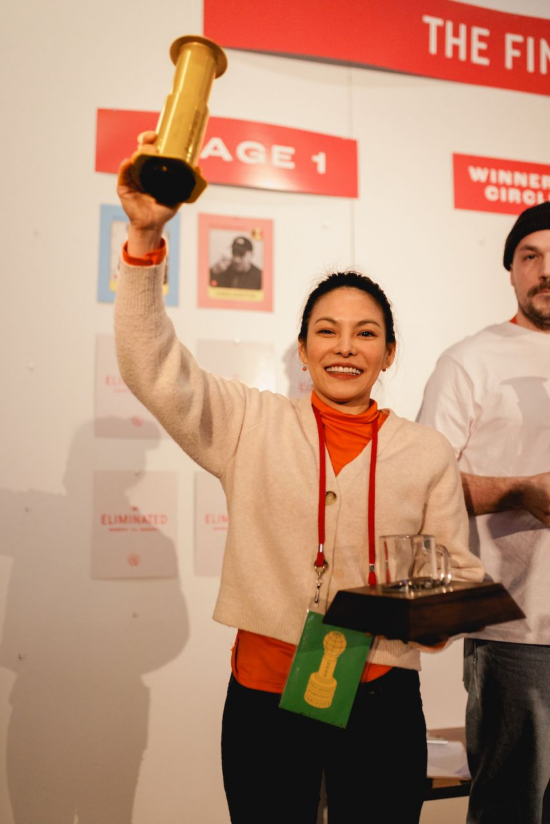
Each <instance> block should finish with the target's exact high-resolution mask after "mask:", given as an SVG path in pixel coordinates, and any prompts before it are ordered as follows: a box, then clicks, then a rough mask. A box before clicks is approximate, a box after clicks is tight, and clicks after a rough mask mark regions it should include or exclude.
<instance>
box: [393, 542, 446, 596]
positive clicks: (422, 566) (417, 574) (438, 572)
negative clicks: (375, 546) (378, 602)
mask: <svg viewBox="0 0 550 824" xmlns="http://www.w3.org/2000/svg"><path fill="white" fill-rule="evenodd" d="M380 549H381V553H382V558H384V561H385V566H386V583H385V584H383V585H382V589H383V590H384V591H386V592H411V593H412V592H418V591H421V590H436V589H437V588H439V587H445V586H447V585H448V584H450V583H451V557H450V555H449V552H448V551H447V549H446V547H444V546H443V545H442V544H438V543H437V541H436V539H435V537H434V536H433V535H382V536H381V537H380ZM392 573H393V574H392Z"/></svg>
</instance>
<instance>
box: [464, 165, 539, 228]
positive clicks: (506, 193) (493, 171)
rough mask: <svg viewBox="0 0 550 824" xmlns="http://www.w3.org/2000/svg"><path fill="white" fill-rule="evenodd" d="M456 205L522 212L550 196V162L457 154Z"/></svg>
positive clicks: (508, 213) (504, 212) (492, 210)
mask: <svg viewBox="0 0 550 824" xmlns="http://www.w3.org/2000/svg"><path fill="white" fill-rule="evenodd" d="M453 173H454V193H455V208H456V209H470V210H473V211H476V212H500V213H501V214H506V215H519V213H520V212H523V210H524V209H526V208H527V207H528V206H535V205H536V204H537V203H544V202H545V201H547V200H550V166H547V165H544V164H542V163H525V162H523V161H521V160H502V159H500V158H494V157H478V156H476V155H462V154H454V155H453Z"/></svg>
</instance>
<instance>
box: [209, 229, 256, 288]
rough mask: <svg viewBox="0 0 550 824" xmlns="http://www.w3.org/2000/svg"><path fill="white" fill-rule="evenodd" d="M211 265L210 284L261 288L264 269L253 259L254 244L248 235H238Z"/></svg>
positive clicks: (221, 286) (224, 286)
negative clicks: (228, 249)
mask: <svg viewBox="0 0 550 824" xmlns="http://www.w3.org/2000/svg"><path fill="white" fill-rule="evenodd" d="M230 252H231V254H230V255H228V254H224V255H222V257H221V258H219V260H217V261H216V263H214V264H213V265H212V266H211V267H210V286H215V287H219V288H225V289H261V288H262V270H261V269H260V268H259V267H258V266H256V265H255V264H254V263H253V262H252V261H253V258H254V245H253V243H252V241H251V240H250V238H249V237H247V236H246V235H238V236H237V237H236V238H234V239H233V242H232V243H231V247H230Z"/></svg>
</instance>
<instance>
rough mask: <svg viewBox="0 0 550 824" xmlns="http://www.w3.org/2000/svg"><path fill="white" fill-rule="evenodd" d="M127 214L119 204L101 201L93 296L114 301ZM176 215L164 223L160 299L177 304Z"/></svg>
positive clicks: (177, 242)
mask: <svg viewBox="0 0 550 824" xmlns="http://www.w3.org/2000/svg"><path fill="white" fill-rule="evenodd" d="M128 223H129V220H128V217H127V216H126V213H125V212H124V209H123V208H122V206H113V205H110V204H104V203H103V204H101V212H100V228H99V273H98V284H97V299H98V301H99V302H100V303H114V300H115V294H116V285H117V279H118V273H119V268H118V264H119V260H120V255H121V249H122V246H123V244H124V243H125V242H126V238H127V236H128ZM179 230H180V224H179V214H177V215H175V217H173V218H172V220H171V221H170V222H169V223H167V224H166V227H165V229H164V234H163V237H164V240H165V241H166V251H167V254H166V275H165V279H164V284H163V288H162V291H163V294H164V302H165V303H166V305H167V306H177V305H178V300H179V277H178V267H179Z"/></svg>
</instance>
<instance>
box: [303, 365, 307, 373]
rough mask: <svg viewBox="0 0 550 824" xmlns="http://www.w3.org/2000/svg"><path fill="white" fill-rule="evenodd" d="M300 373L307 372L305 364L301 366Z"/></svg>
mask: <svg viewBox="0 0 550 824" xmlns="http://www.w3.org/2000/svg"><path fill="white" fill-rule="evenodd" d="M302 372H307V363H303V364H302Z"/></svg>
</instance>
